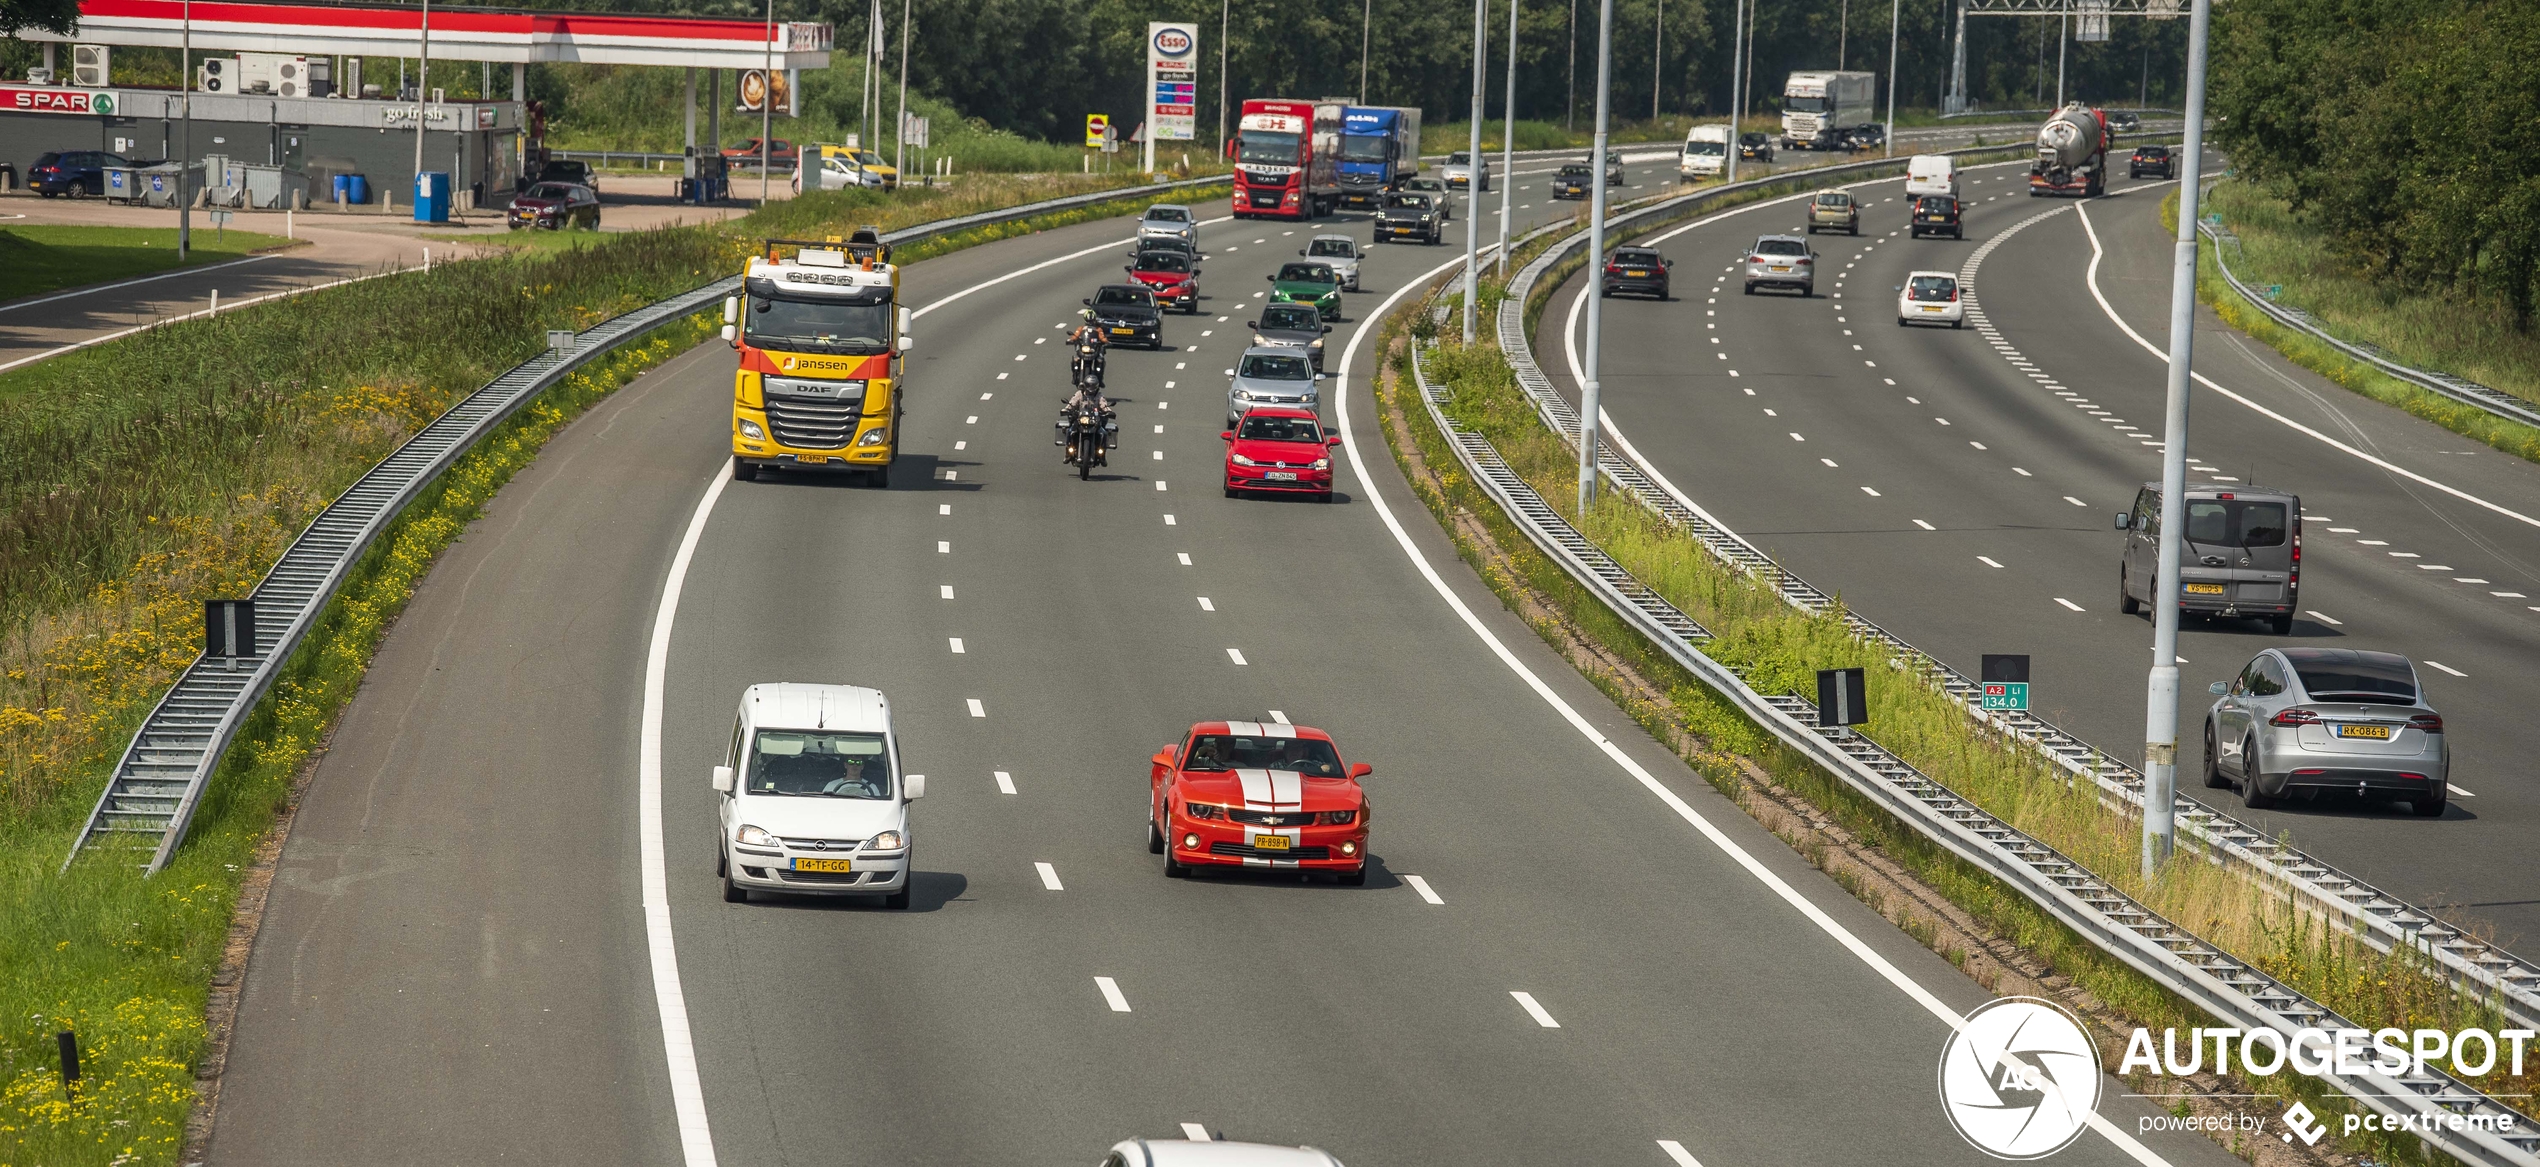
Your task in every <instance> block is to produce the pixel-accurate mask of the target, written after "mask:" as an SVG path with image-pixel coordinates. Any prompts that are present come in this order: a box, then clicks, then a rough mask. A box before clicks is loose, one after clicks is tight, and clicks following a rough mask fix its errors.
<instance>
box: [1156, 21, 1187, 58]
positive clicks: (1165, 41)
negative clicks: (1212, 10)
mask: <svg viewBox="0 0 2540 1167" xmlns="http://www.w3.org/2000/svg"><path fill="white" fill-rule="evenodd" d="M1191 45H1192V42H1191V34H1189V33H1187V32H1184V31H1182V30H1181V29H1178V28H1167V29H1162V30H1159V31H1157V33H1156V34H1155V51H1156V52H1158V53H1161V54H1163V55H1164V56H1167V57H1186V56H1189V55H1190V52H1191Z"/></svg>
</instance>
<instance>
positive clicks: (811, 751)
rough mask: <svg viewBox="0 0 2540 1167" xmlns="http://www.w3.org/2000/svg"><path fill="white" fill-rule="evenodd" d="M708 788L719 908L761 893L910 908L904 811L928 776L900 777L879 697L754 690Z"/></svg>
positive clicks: (856, 689)
mask: <svg viewBox="0 0 2540 1167" xmlns="http://www.w3.org/2000/svg"><path fill="white" fill-rule="evenodd" d="M712 783H713V786H714V790H715V793H716V794H717V795H718V797H717V798H716V800H715V805H716V811H715V834H716V843H715V851H714V867H715V872H714V873H715V875H716V876H717V877H718V878H720V879H721V880H722V881H723V898H724V901H725V902H727V903H735V904H738V903H746V902H748V900H749V898H750V892H751V891H752V890H758V891H770V892H785V893H790V894H795V895H878V896H881V897H883V900H882V902H883V904H884V905H885V906H888V907H892V908H905V907H907V906H908V904H909V883H910V866H909V861H910V858H911V855H912V854H913V853H914V851H915V843H916V840H915V839H914V837H912V835H911V834H910V831H909V824H908V804H909V803H911V802H915V801H916V800H918V799H919V798H921V797H924V796H925V793H926V776H925V775H923V774H902V773H901V772H900V750H899V739H898V737H897V735H895V734H894V733H892V731H891V703H890V700H889V699H888V698H886V697H884V696H883V695H882V692H881V690H879V689H869V688H866V687H864V686H861V685H817V684H803V683H795V682H788V683H782V684H764V685H752V686H750V687H749V688H748V689H747V690H745V691H744V692H743V693H742V694H741V709H740V712H739V714H737V715H736V716H735V717H734V718H733V722H732V740H731V742H730V744H728V745H727V746H725V748H724V755H723V764H722V765H720V766H716V767H715V768H714V772H713V775H712Z"/></svg>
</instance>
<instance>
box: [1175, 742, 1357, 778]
mask: <svg viewBox="0 0 2540 1167" xmlns="http://www.w3.org/2000/svg"><path fill="white" fill-rule="evenodd" d="M1182 768H1183V769H1185V770H1201V771H1218V772H1222V771H1226V770H1293V771H1295V772H1297V773H1299V774H1304V775H1307V776H1309V777H1315V778H1338V777H1340V776H1341V758H1340V755H1339V754H1338V753H1335V752H1334V751H1333V750H1332V743H1330V742H1327V741H1318V740H1316V739H1314V738H1304V737H1285V738H1282V737H1238V736H1236V735H1234V734H1217V733H1204V734H1200V735H1198V736H1196V737H1194V738H1192V739H1191V750H1190V754H1189V756H1188V757H1187V758H1186V759H1185V760H1184V761H1183V763H1182Z"/></svg>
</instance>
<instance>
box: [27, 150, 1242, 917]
mask: <svg viewBox="0 0 2540 1167" xmlns="http://www.w3.org/2000/svg"><path fill="white" fill-rule="evenodd" d="M1225 181H1227V180H1226V179H1225V178H1224V177H1216V178H1199V179H1186V180H1182V181H1178V182H1166V183H1155V184H1151V185H1146V186H1136V187H1124V188H1120V189H1116V190H1106V191H1095V192H1092V193H1089V194H1082V195H1070V196H1067V197H1065V198H1057V199H1044V200H1042V201H1040V202H1036V203H1028V204H1025V205H1023V206H1019V207H1008V208H1005V209H1003V210H997V211H983V212H980V213H978V214H975V215H963V216H960V217H958V218H952V219H938V220H936V221H934V222H931V223H921V224H919V225H917V226H914V227H909V228H905V229H903V230H899V231H893V232H890V233H888V234H886V235H884V236H883V240H884V242H887V243H890V244H892V245H894V246H898V245H902V244H907V243H913V242H917V241H919V240H923V239H928V238H933V237H935V236H939V235H946V234H951V233H954V232H958V231H966V230H970V229H972V228H975V227H984V226H989V225H992V224H996V223H1004V222H1012V221H1015V220H1018V219H1028V218H1032V217H1034V216H1037V215H1045V214H1049V213H1051V212H1054V211H1064V210H1071V209H1074V208H1078V207H1086V206H1098V205H1100V204H1103V203H1107V202H1113V201H1116V200H1119V199H1124V198H1138V197H1141V196H1143V195H1151V194H1162V193H1166V192H1169V191H1177V190H1185V189H1189V188H1192V187H1200V186H1208V185H1212V184H1217V183H1223V182H1225ZM740 283H741V277H739V276H737V275H736V276H727V277H724V278H722V279H719V280H715V281H713V282H711V283H707V284H705V285H702V286H700V287H697V288H692V289H690V290H688V291H686V292H682V293H680V294H678V295H676V296H672V297H670V298H668V299H665V300H659V301H656V302H654V303H651V304H647V305H645V306H644V307H641V308H638V309H635V310H634V311H632V312H628V313H626V314H624V315H622V316H617V317H614V318H612V319H609V320H606V321H603V322H601V323H600V324H598V325H595V326H593V327H591V328H588V329H585V330H583V331H582V332H580V333H577V334H575V336H574V341H573V346H572V347H571V348H569V349H554V348H551V349H549V350H547V351H546V352H543V353H540V354H539V355H537V356H535V357H532V358H530V359H529V360H527V361H523V362H522V363H521V364H519V365H518V366H515V367H514V368H513V369H511V370H510V371H509V372H506V373H504V374H503V375H502V376H499V377H496V378H494V379H493V380H492V381H491V382H489V383H487V384H486V386H485V387H484V388H482V389H479V390H477V391H476V392H474V393H471V394H469V395H468V396H467V397H466V398H465V399H464V400H461V401H460V402H459V403H458V404H456V405H454V406H451V407H450V409H449V410H448V411H447V412H445V413H443V414H442V415H441V416H439V417H437V418H435V419H433V421H432V423H431V424H429V425H426V426H425V427H424V428H423V430H422V432H420V433H417V434H416V435H415V436H414V437H412V438H410V439H408V440H407V441H406V443H405V444H404V445H402V446H399V447H398V448H397V450H396V452H395V453H392V454H390V455H388V457H386V458H384V459H382V460H381V461H380V462H379V464H378V465H376V466H373V467H372V468H371V469H370V471H369V473H366V474H364V475H362V477H361V478H360V480H358V481H356V482H354V483H353V485H352V486H351V487H350V488H348V489H346V490H345V492H344V493H343V494H342V495H340V496H338V497H337V498H336V499H335V500H334V501H333V502H330V503H328V504H327V506H326V509H325V510H323V511H320V512H319V513H318V516H317V518H316V519H315V520H313V521H311V522H310V523H309V525H308V528H307V529H306V530H303V531H302V532H301V533H300V536H299V538H297V539H295V540H293V541H292V543H291V546H290V548H289V549H288V550H286V551H284V552H283V553H282V558H281V559H279V560H277V561H276V562H275V563H274V565H273V568H272V570H270V571H268V572H266V574H265V577H264V579H263V581H261V582H259V583H258V584H257V585H256V588H255V591H254V592H252V593H251V596H252V598H253V599H254V600H255V604H256V613H257V616H258V619H257V627H256V637H255V645H254V650H255V655H254V656H252V657H247V658H241V659H240V660H239V661H236V662H224V661H216V660H215V659H214V658H211V657H208V656H205V657H197V658H196V659H195V661H194V663H193V664H191V665H189V666H187V667H186V669H185V671H184V672H183V673H181V674H179V675H178V677H177V680H176V683H175V684H174V685H172V686H170V687H169V689H168V691H167V694H166V695H165V696H163V697H161V698H160V699H159V702H158V704H157V705H156V706H155V707H153V708H152V709H151V711H150V716H149V717H148V719H146V720H145V721H143V722H142V725H141V729H140V731H139V732H137V733H135V734H134V735H133V738H132V744H131V745H129V746H126V747H125V748H124V752H123V756H122V757H121V758H120V759H119V760H118V761H117V762H116V763H115V769H114V772H113V774H112V775H111V776H110V777H109V778H108V779H107V781H106V788H105V790H104V791H103V792H101V793H100V794H99V795H98V797H97V805H96V807H95V808H94V809H93V810H91V811H90V812H89V815H88V822H87V824H86V825H85V826H83V827H81V828H80V833H79V838H78V839H77V840H76V841H74V842H73V843H72V844H71V851H70V854H69V855H68V856H66V857H64V858H63V860H62V868H61V869H62V870H63V871H68V870H70V866H71V863H72V862H73V861H74V860H76V859H78V858H79V855H80V852H82V851H84V850H88V849H89V848H91V847H99V848H100V849H109V848H108V847H107V845H108V844H109V843H110V842H111V841H114V840H125V839H129V840H133V841H134V843H135V845H133V846H130V847H127V848H113V849H124V850H129V851H132V852H139V851H141V850H142V849H143V848H144V847H145V846H146V847H147V848H148V849H149V851H150V858H149V862H148V863H147V864H146V865H145V866H144V871H145V873H150V874H155V873H156V872H157V871H158V870H159V869H160V868H162V867H165V866H166V865H167V862H168V857H169V856H170V855H171V854H173V853H174V852H175V850H176V848H177V845H178V844H179V843H181V842H183V841H184V839H185V832H186V828H187V827H188V826H190V825H191V824H192V822H193V818H194V812H195V809H196V807H197V806H199V805H200V804H201V801H202V797H203V792H204V790H205V789H206V788H207V787H208V786H209V785H210V784H211V780H212V776H213V774H214V773H215V772H216V771H217V770H218V769H219V766H220V761H221V758H222V756H223V755H224V754H225V753H226V752H227V751H228V749H229V746H230V743H231V742H232V741H234V740H235V739H236V738H237V736H238V731H239V729H240V727H241V726H242V725H244V724H245V722H246V720H247V717H248V715H249V714H250V713H251V712H252V711H253V710H254V709H255V707H256V703H257V702H258V701H261V700H262V699H263V698H264V696H265V694H266V693H267V692H268V691H270V690H271V689H272V687H273V683H274V681H275V680H276V679H277V678H278V677H279V676H280V674H281V671H282V669H283V667H284V666H285V665H286V664H287V663H288V662H289V661H290V659H291V654H292V653H293V651H294V650H296V649H298V648H299V646H300V642H301V641H302V640H304V639H306V637H307V636H308V633H309V630H310V629H312V628H314V627H315V626H316V624H317V622H318V620H319V619H320V618H321V617H323V616H324V614H325V612H326V608H327V605H328V604H330V603H332V602H333V601H334V599H335V596H336V594H337V593H338V592H339V591H341V590H342V589H343V586H344V582H345V580H346V579H347V578H348V577H349V576H350V575H351V574H352V571H353V568H354V566H355V565H356V564H358V563H360V562H361V558H362V556H363V555H364V554H365V553H367V552H368V551H369V550H370V548H371V547H372V546H373V545H374V544H376V543H377V542H378V540H379V538H380V536H381V535H383V534H385V533H386V532H387V530H388V529H389V527H390V526H391V525H393V524H394V523H395V521H396V519H397V516H398V515H399V514H400V513H402V512H403V511H404V510H405V508H406V506H407V504H409V503H411V502H413V501H414V499H415V497H416V496H417V495H419V494H420V493H422V491H423V490H424V489H425V488H426V487H428V486H430V485H431V484H432V483H433V482H434V481H435V480H436V479H438V478H439V477H440V476H441V474H442V473H443V472H444V471H447V470H448V469H449V468H450V466H451V464H452V463H454V462H456V461H457V460H458V459H459V457H460V456H461V455H463V454H465V453H467V452H468V451H469V450H470V449H473V448H474V447H475V445H476V443H477V442H479V441H481V440H483V439H484V437H485V436H486V435H487V434H490V433H492V432H493V431H494V429H495V428H496V427H497V426H500V425H501V424H502V423H503V422H504V421H505V420H506V419H508V418H510V417H511V416H512V415H513V414H514V413H516V412H518V411H519V410H520V408H521V406H523V405H526V404H528V403H529V402H530V401H531V400H533V399H535V398H536V397H537V396H538V395H539V394H540V393H543V392H545V391H546V390H547V389H548V388H549V387H550V386H552V385H554V384H555V383H556V382H558V381H560V380H563V379H564V378H565V377H566V376H568V375H570V374H572V373H573V372H575V371H576V370H578V369H581V368H582V367H583V366H585V365H588V364H589V363H591V362H592V361H594V360H596V359H598V358H599V357H601V356H603V355H605V354H607V353H608V352H610V351H611V350H613V349H615V348H616V347H617V346H619V345H621V344H624V343H626V342H627V341H629V340H633V339H635V338H637V337H639V336H642V335H644V334H645V333H647V332H650V331H651V330H653V329H654V328H656V327H659V326H661V325H663V324H667V323H669V322H671V321H673V320H677V319H679V318H680V317H683V316H686V315H689V314H691V313H694V312H697V311H700V310H702V309H703V308H705V307H706V306H707V305H709V304H712V303H713V302H714V301H716V300H719V299H721V298H723V297H724V296H726V295H729V294H731V292H732V291H733V290H734V289H736V288H738V287H739V286H740ZM231 664H238V665H242V666H243V669H237V668H232V667H229V666H230V665H231ZM145 840H146V842H144V841H145Z"/></svg>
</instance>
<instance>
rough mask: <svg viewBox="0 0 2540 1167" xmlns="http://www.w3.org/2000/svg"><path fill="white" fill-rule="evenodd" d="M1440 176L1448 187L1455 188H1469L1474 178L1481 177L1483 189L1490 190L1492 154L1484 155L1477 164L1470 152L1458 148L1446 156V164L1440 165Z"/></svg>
mask: <svg viewBox="0 0 2540 1167" xmlns="http://www.w3.org/2000/svg"><path fill="white" fill-rule="evenodd" d="M1438 177H1440V178H1443V179H1445V180H1446V185H1447V186H1448V188H1449V189H1453V190H1466V189H1469V188H1471V187H1472V185H1473V180H1474V179H1475V178H1476V177H1479V178H1480V179H1481V186H1482V189H1483V190H1489V189H1490V155H1488V154H1484V155H1482V160H1481V162H1480V164H1479V165H1476V164H1475V163H1474V161H1473V156H1472V155H1471V154H1470V153H1467V152H1465V151H1462V150H1458V151H1456V152H1454V153H1452V154H1449V155H1447V156H1446V165H1444V166H1441V167H1438Z"/></svg>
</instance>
